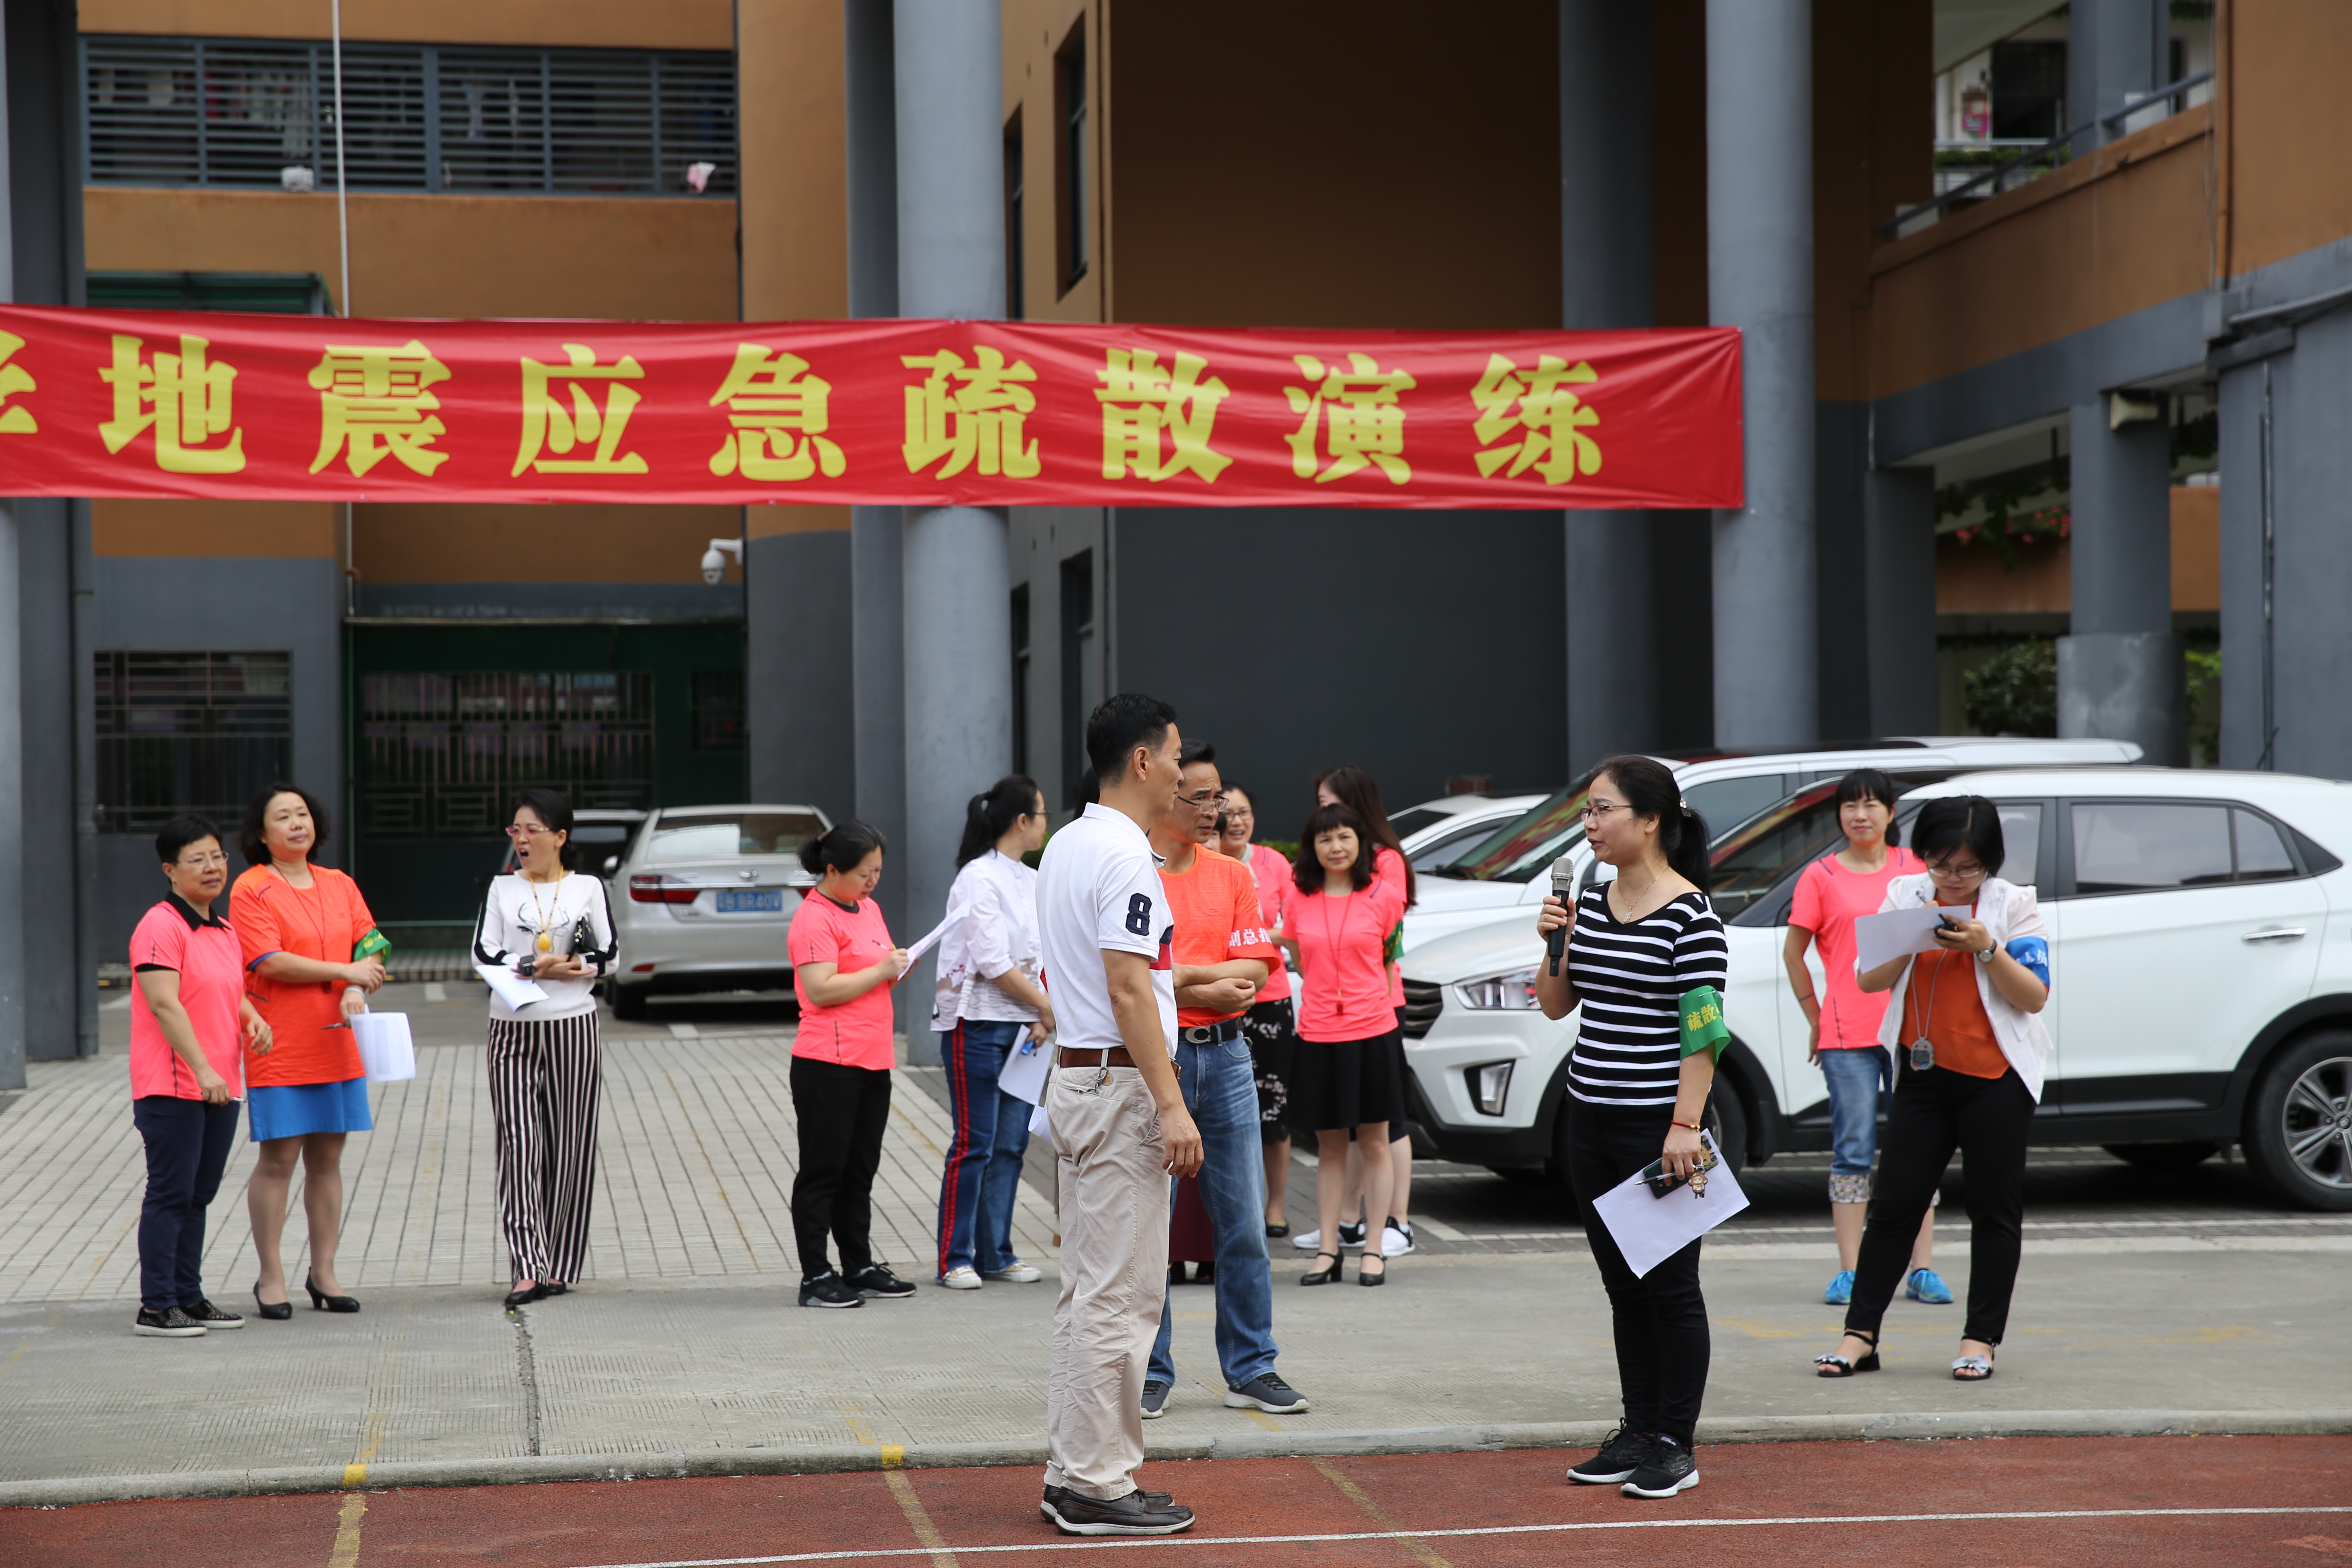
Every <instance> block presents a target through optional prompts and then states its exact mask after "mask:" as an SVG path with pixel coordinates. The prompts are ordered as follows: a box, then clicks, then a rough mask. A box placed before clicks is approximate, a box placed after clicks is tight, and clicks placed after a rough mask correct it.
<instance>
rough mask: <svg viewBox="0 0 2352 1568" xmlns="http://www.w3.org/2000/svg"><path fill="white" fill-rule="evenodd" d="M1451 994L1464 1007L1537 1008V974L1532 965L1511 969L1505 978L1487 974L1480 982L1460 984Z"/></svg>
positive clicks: (1455, 986)
mask: <svg viewBox="0 0 2352 1568" xmlns="http://www.w3.org/2000/svg"><path fill="white" fill-rule="evenodd" d="M1454 994H1455V995H1457V996H1459V997H1461V998H1462V1005H1464V1006H1465V1007H1478V1008H1485V1009H1493V1008H1498V1007H1507V1008H1515V1009H1516V1008H1528V1007H1533V1006H1534V1005H1536V972H1535V968H1534V966H1533V965H1529V966H1528V968H1526V969H1514V970H1512V971H1511V972H1510V973H1508V974H1489V975H1487V976H1486V977H1485V978H1484V979H1481V980H1464V981H1459V982H1457V983H1456V984H1454Z"/></svg>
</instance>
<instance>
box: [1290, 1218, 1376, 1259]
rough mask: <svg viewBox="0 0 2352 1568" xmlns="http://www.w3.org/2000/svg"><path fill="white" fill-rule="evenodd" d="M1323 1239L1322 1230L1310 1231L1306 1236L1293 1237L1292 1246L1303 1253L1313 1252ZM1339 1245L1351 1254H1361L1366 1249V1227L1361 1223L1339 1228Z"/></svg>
mask: <svg viewBox="0 0 2352 1568" xmlns="http://www.w3.org/2000/svg"><path fill="white" fill-rule="evenodd" d="M1322 1239H1323V1233H1322V1231H1321V1230H1319V1229H1318V1230H1310V1231H1308V1232H1307V1233H1306V1234H1305V1235H1304V1236H1294V1237H1291V1238H1290V1245H1291V1246H1293V1247H1297V1248H1298V1250H1299V1251H1301V1252H1313V1251H1314V1250H1315V1249H1316V1244H1317V1243H1318V1242H1320V1241H1321V1240H1322ZM1339 1245H1340V1247H1343V1248H1345V1249H1346V1250H1347V1251H1349V1252H1361V1251H1362V1250H1363V1249H1364V1227H1363V1225H1362V1223H1361V1222H1358V1223H1357V1224H1355V1225H1343V1226H1340V1227H1339Z"/></svg>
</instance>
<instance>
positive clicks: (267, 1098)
mask: <svg viewBox="0 0 2352 1568" xmlns="http://www.w3.org/2000/svg"><path fill="white" fill-rule="evenodd" d="M245 1102H246V1107H247V1111H246V1116H247V1122H248V1123H249V1125H250V1126H251V1127H252V1129H253V1131H252V1134H251V1136H252V1138H253V1141H254V1142H256V1143H263V1142H268V1141H269V1140H270V1139H272V1138H299V1137H301V1136H302V1135H303V1134H304V1133H306V1132H368V1131H373V1130H374V1128H375V1123H374V1122H373V1121H371V1120H370V1119H369V1117H368V1101H367V1079H364V1078H348V1079H344V1080H343V1081H342V1082H341V1083H272V1084H252V1085H248V1086H247V1089H246V1091H245Z"/></svg>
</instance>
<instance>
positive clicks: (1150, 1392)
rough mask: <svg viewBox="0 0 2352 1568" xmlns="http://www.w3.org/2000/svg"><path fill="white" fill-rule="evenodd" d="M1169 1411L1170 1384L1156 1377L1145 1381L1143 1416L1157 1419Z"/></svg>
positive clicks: (1147, 1419)
mask: <svg viewBox="0 0 2352 1568" xmlns="http://www.w3.org/2000/svg"><path fill="white" fill-rule="evenodd" d="M1167 1413H1168V1385H1167V1384H1164V1383H1162V1382H1160V1380H1159V1379H1158V1378H1156V1377H1150V1378H1146V1379H1144V1382H1143V1418H1144V1419H1145V1420H1146V1421H1157V1420H1159V1419H1160V1417H1161V1416H1162V1415H1166V1414H1167Z"/></svg>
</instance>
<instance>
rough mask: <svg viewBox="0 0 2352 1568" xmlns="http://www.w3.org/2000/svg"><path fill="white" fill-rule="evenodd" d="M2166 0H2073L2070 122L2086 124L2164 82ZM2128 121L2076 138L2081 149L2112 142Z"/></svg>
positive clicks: (2068, 97)
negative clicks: (2079, 139)
mask: <svg viewBox="0 0 2352 1568" xmlns="http://www.w3.org/2000/svg"><path fill="white" fill-rule="evenodd" d="M2171 13H2172V7H2171V5H2169V4H2168V0H2074V4H2073V5H2070V6H2068V7H2067V11H2066V124H2065V125H2064V126H2063V127H2061V129H2062V130H2068V129H2072V128H2074V127H2075V126H2078V125H2088V124H2090V123H2091V122H2092V121H2095V120H2096V119H2098V118H2099V117H2100V116H2101V115H2105V114H2112V113H2114V112H2115V111H2116V110H2118V109H2121V108H2122V107H2123V106H2124V105H2125V104H2126V102H2128V101H2130V100H2132V99H2135V98H2138V97H2142V96H2144V95H2146V94H2147V93H2148V92H2149V91H2151V90H2153V89H2156V88H2159V87H2162V86H2163V85H2164V83H2165V80H2166V78H2165V75H2164V72H2165V68H2166V66H2167V65H2168V63H2169V62H2168V60H2167V59H2166V58H2165V56H2166V53H2167V49H2166V46H2165V43H2164V40H2165V39H2166V38H2168V37H2169V36H2170V26H2169V23H2170V17H2171ZM2125 130H2126V122H2125V121H2116V123H2115V124H2113V125H2106V126H2101V127H2099V128H2098V129H2097V130H2096V131H2095V132H2093V133H2092V134H2090V135H2087V136H2084V138H2083V139H2082V140H2081V141H2080V142H2077V143H2076V144H2075V148H2074V150H2075V151H2076V152H2078V153H2080V152H2083V151H2084V150H2086V149H2088V148H2092V147H2095V146H2097V145H2098V144H2099V143H2100V142H2112V141H2114V140H2115V139H2116V137H2117V136H2119V135H2122V134H2123V133H2124V132H2125Z"/></svg>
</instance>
